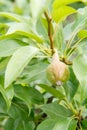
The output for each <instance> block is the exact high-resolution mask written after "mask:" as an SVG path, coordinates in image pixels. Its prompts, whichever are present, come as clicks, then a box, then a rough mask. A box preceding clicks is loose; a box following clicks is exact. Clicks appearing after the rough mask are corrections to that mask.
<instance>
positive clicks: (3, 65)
mask: <svg viewBox="0 0 87 130" xmlns="http://www.w3.org/2000/svg"><path fill="white" fill-rule="evenodd" d="M9 59H10V58H8V57H7V58H5V59H4V60H2V61H1V62H0V74H3V73H4V72H5V69H6V66H7V63H8V61H9Z"/></svg>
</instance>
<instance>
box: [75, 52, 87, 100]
mask: <svg viewBox="0 0 87 130" xmlns="http://www.w3.org/2000/svg"><path fill="white" fill-rule="evenodd" d="M73 71H74V73H75V75H76V77H77V79H78V80H79V82H80V86H79V89H78V91H80V94H79V96H80V98H81V99H80V100H81V101H82V100H83V99H84V98H86V97H87V93H86V92H87V54H83V55H82V54H81V55H79V56H77V57H76V58H75V59H74V61H73Z"/></svg>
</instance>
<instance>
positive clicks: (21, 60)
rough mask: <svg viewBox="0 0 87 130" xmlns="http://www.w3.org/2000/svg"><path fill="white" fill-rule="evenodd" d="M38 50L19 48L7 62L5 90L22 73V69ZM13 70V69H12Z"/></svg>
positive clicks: (29, 47)
mask: <svg viewBox="0 0 87 130" xmlns="http://www.w3.org/2000/svg"><path fill="white" fill-rule="evenodd" d="M37 51H38V49H37V48H35V47H32V46H25V47H20V48H19V49H18V50H17V51H15V52H14V54H13V56H12V57H11V59H10V61H9V62H8V65H7V68H6V72H5V83H4V84H5V88H7V87H8V86H9V85H10V84H11V83H12V82H13V81H14V80H15V79H16V78H17V77H18V76H19V75H20V73H21V72H22V71H23V69H24V67H25V66H26V65H27V64H28V63H29V61H30V60H31V59H32V58H33V57H34V56H35V54H36V53H37ZM13 68H14V69H13Z"/></svg>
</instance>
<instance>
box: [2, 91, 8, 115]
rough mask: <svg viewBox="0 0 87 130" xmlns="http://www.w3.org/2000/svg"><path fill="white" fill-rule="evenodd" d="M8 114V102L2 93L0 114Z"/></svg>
mask: <svg viewBox="0 0 87 130" xmlns="http://www.w3.org/2000/svg"><path fill="white" fill-rule="evenodd" d="M6 112H7V105H6V102H5V100H4V98H3V96H2V94H1V93H0V113H6Z"/></svg>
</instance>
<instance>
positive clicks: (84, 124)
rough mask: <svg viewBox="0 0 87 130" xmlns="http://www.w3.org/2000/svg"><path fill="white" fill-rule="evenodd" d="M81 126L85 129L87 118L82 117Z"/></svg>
mask: <svg viewBox="0 0 87 130" xmlns="http://www.w3.org/2000/svg"><path fill="white" fill-rule="evenodd" d="M82 128H83V129H85V130H86V129H87V119H84V120H83V121H82Z"/></svg>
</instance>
